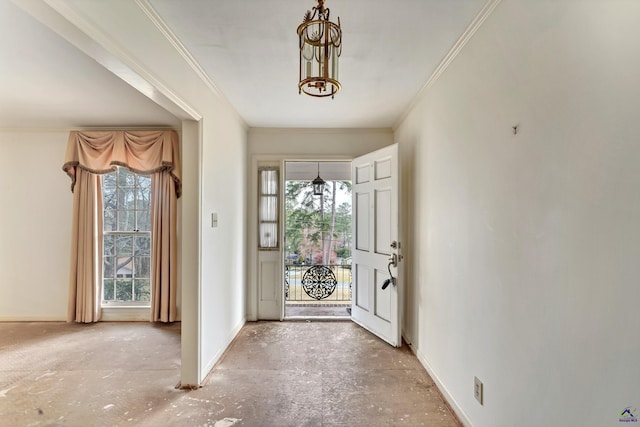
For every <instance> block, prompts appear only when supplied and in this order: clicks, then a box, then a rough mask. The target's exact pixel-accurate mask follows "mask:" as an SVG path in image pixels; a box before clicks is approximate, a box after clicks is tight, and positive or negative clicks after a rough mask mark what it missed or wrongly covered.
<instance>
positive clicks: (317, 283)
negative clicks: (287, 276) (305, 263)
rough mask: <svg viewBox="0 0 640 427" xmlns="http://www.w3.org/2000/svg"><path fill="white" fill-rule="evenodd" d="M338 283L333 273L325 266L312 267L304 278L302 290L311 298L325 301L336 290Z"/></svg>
mask: <svg viewBox="0 0 640 427" xmlns="http://www.w3.org/2000/svg"><path fill="white" fill-rule="evenodd" d="M337 284H338V281H337V280H336V275H335V274H333V271H332V270H331V269H330V268H329V267H327V266H324V265H314V266H312V267H310V268H309V269H308V270H307V271H306V272H305V273H304V276H302V289H304V291H305V292H306V293H307V295H309V296H310V297H311V298H314V299H316V300H321V299H325V298H327V297H328V296H330V295H331V294H332V293H333V291H334V290H335V289H336V285H337Z"/></svg>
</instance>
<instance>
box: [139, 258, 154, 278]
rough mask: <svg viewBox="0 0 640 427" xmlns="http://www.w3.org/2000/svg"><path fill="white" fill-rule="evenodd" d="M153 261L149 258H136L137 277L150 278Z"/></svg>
mask: <svg viewBox="0 0 640 427" xmlns="http://www.w3.org/2000/svg"><path fill="white" fill-rule="evenodd" d="M150 264H151V259H150V258H149V257H136V258H135V267H136V269H135V277H140V278H148V277H149V276H150V274H149V272H150V270H151V266H150Z"/></svg>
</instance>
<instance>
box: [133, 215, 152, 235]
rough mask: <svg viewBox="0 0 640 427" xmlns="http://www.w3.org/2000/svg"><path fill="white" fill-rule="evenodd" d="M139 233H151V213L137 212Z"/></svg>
mask: <svg viewBox="0 0 640 427" xmlns="http://www.w3.org/2000/svg"><path fill="white" fill-rule="evenodd" d="M136 218H137V225H136V228H135V229H136V230H138V231H151V214H150V213H149V211H137V212H136Z"/></svg>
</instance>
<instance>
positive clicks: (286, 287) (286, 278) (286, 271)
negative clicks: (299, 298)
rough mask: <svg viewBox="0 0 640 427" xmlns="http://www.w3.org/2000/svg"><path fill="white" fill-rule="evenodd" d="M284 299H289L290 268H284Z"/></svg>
mask: <svg viewBox="0 0 640 427" xmlns="http://www.w3.org/2000/svg"><path fill="white" fill-rule="evenodd" d="M284 298H285V299H289V266H288V265H285V266H284Z"/></svg>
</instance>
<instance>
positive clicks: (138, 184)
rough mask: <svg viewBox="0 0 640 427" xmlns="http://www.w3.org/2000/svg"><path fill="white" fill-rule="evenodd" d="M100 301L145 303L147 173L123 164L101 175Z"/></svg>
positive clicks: (148, 287) (148, 218)
mask: <svg viewBox="0 0 640 427" xmlns="http://www.w3.org/2000/svg"><path fill="white" fill-rule="evenodd" d="M102 194H103V206H104V248H103V278H102V304H103V305H109V306H111V305H127V306H129V305H135V306H149V304H150V295H151V284H150V281H151V176H150V175H141V174H137V173H135V172H132V171H130V170H129V169H127V168H124V167H118V168H117V169H116V170H115V171H114V172H111V173H108V174H105V175H103V176H102Z"/></svg>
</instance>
